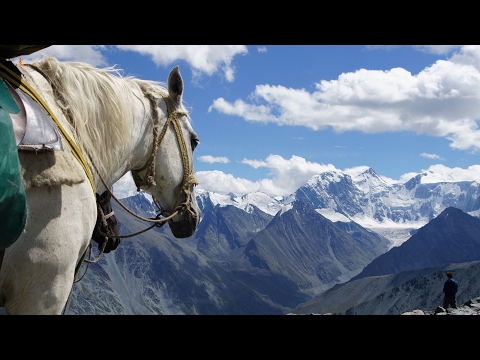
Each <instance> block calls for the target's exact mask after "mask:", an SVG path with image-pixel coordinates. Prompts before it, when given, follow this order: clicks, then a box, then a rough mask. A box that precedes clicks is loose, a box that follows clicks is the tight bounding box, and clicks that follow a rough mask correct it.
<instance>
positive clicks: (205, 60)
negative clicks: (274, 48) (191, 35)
mask: <svg viewBox="0 0 480 360" xmlns="http://www.w3.org/2000/svg"><path fill="white" fill-rule="evenodd" d="M116 47H117V48H118V49H120V50H124V51H135V52H138V53H140V54H142V55H147V56H150V57H151V58H152V60H153V61H154V62H155V64H157V65H162V66H166V65H169V64H172V63H173V62H175V61H178V60H184V61H186V62H187V63H188V64H189V65H190V66H191V67H192V70H193V72H194V75H195V76H201V75H203V74H206V75H208V76H211V75H213V74H214V73H216V72H218V71H219V70H221V71H223V74H224V76H225V79H226V80H227V81H230V82H231V81H233V80H234V79H235V68H234V67H233V66H232V60H233V58H234V57H235V56H236V55H242V54H246V53H248V50H247V47H246V46H245V45H116Z"/></svg>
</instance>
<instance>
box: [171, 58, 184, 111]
mask: <svg viewBox="0 0 480 360" xmlns="http://www.w3.org/2000/svg"><path fill="white" fill-rule="evenodd" d="M182 94H183V79H182V75H180V69H179V67H178V65H177V66H175V68H174V69H173V70H172V71H170V74H169V75H168V95H170V98H171V99H172V100H173V101H174V102H175V104H176V105H180V104H181V103H182Z"/></svg>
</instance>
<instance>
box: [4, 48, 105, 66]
mask: <svg viewBox="0 0 480 360" xmlns="http://www.w3.org/2000/svg"><path fill="white" fill-rule="evenodd" d="M106 48H107V47H106V46H104V45H51V46H49V47H47V48H45V49H43V50H39V51H36V52H34V53H32V54H30V55H28V56H21V58H22V60H23V61H24V62H29V63H30V62H35V61H37V60H40V59H41V58H42V57H43V56H44V55H48V56H54V57H56V58H58V59H60V60H70V61H72V60H73V61H82V62H87V63H89V64H91V65H93V66H105V65H107V59H106V58H105V56H104V55H103V54H102V51H104V50H106ZM18 59H19V58H16V59H13V61H16V60H18Z"/></svg>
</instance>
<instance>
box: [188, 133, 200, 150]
mask: <svg viewBox="0 0 480 360" xmlns="http://www.w3.org/2000/svg"><path fill="white" fill-rule="evenodd" d="M190 143H191V145H192V151H193V150H195V148H196V147H197V145H198V144H200V139H199V138H198V137H196V136H192V137H191V139H190Z"/></svg>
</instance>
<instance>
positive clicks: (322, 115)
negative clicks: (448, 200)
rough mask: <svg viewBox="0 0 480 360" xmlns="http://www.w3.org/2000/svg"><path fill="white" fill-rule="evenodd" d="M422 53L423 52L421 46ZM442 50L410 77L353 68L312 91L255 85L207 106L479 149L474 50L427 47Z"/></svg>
mask: <svg viewBox="0 0 480 360" xmlns="http://www.w3.org/2000/svg"><path fill="white" fill-rule="evenodd" d="M423 49H427V48H426V47H424V48H423ZM428 50H429V51H436V52H437V53H438V52H442V53H445V52H447V51H452V50H455V52H453V53H452V55H451V57H450V59H449V60H438V61H436V62H435V63H434V64H432V65H431V66H429V67H426V68H425V69H424V70H423V71H421V72H420V73H418V74H417V75H412V74H411V73H410V72H408V71H407V70H405V69H402V68H393V69H390V70H386V71H381V70H366V69H360V70H357V71H355V72H349V73H343V74H341V75H340V76H339V77H338V78H337V79H336V80H330V81H327V80H321V81H319V82H318V83H317V84H316V90H315V91H313V92H311V91H307V90H305V89H294V88H287V87H285V86H281V85H277V86H273V85H268V84H265V85H257V86H256V88H255V91H254V92H253V93H252V94H251V95H250V98H251V100H249V101H248V102H247V101H246V100H242V99H237V100H235V101H234V102H233V103H232V102H229V101H227V100H226V99H224V98H218V99H216V100H214V101H213V103H212V105H211V106H210V108H209V111H212V110H213V109H215V110H217V111H219V112H221V113H224V114H228V115H235V116H240V117H243V118H244V119H245V120H247V121H258V122H263V123H267V122H269V123H275V124H277V125H290V126H304V127H308V128H311V129H313V130H322V129H326V128H332V129H334V130H335V131H336V132H339V133H341V132H345V131H349V130H358V131H362V132H365V133H380V132H394V131H398V132H400V131H413V132H416V133H418V134H428V135H432V136H440V137H445V138H447V139H448V140H450V146H451V147H452V148H454V149H459V150H468V149H471V150H473V151H478V150H479V149H480V130H479V128H478V124H477V119H480V71H479V69H480V46H463V47H449V48H448V49H447V48H443V49H440V48H438V47H436V48H433V47H428Z"/></svg>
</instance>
